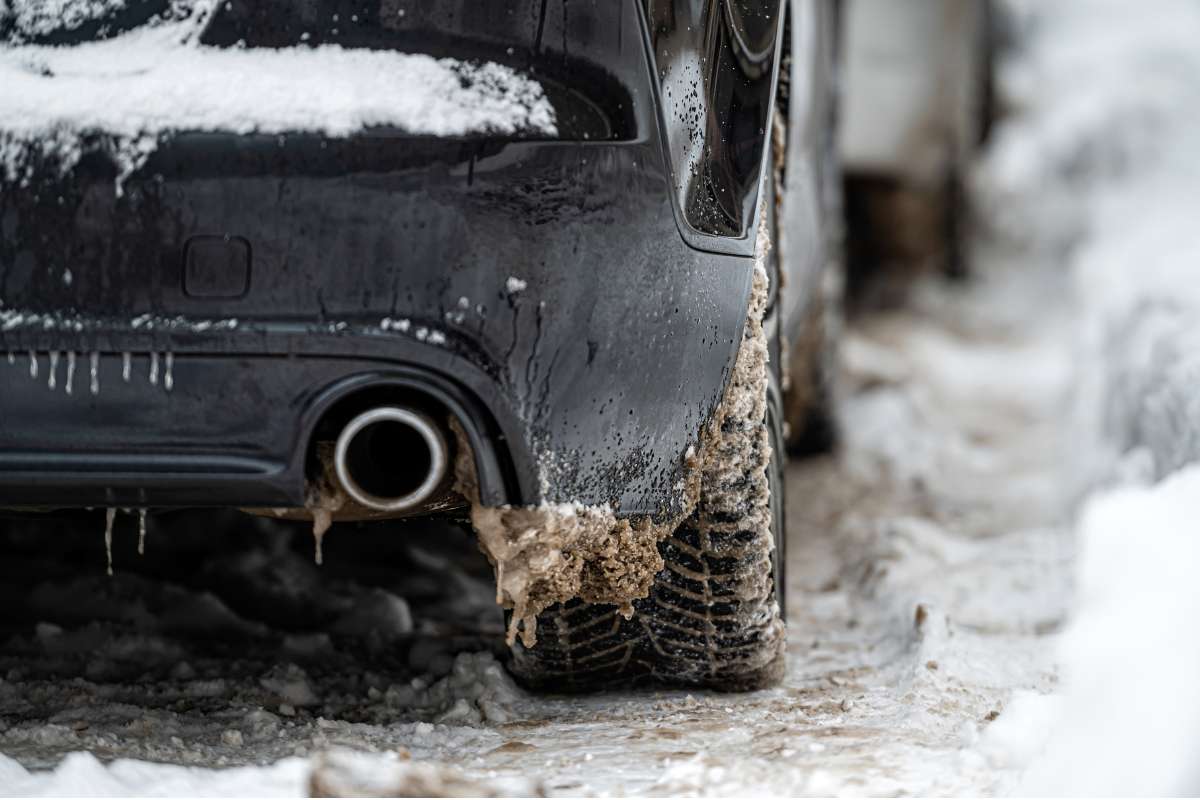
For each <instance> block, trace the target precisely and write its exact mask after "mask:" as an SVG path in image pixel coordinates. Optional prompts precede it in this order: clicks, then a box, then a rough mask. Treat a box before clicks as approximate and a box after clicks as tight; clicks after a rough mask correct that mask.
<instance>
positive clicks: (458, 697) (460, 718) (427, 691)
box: [384, 653, 525, 725]
mask: <svg viewBox="0 0 1200 800" xmlns="http://www.w3.org/2000/svg"><path fill="white" fill-rule="evenodd" d="M524 697H525V694H524V692H522V691H521V690H520V689H519V688H518V687H517V685H516V684H515V683H514V682H513V679H512V678H511V677H509V675H508V673H507V672H506V671H505V670H504V667H503V666H502V665H501V664H500V662H499V661H497V660H496V658H495V656H493V655H492V654H491V653H459V655H458V657H457V658H455V659H454V667H453V669H451V670H450V674H449V675H447V676H446V677H445V678H442V679H441V680H440V681H438V682H437V683H435V684H433V685H432V686H428V685H426V684H425V682H424V681H422V680H420V679H415V680H413V681H412V682H411V683H409V684H405V685H398V686H392V687H390V688H389V689H388V690H387V693H386V694H385V695H384V699H385V702H387V704H388V705H389V706H391V707H393V708H403V709H405V710H415V711H418V712H423V714H424V715H425V716H427V717H429V718H432V719H434V720H436V721H437V722H441V723H448V724H453V725H479V724H481V723H484V722H490V723H495V724H500V725H503V724H505V723H508V722H512V721H514V720H515V719H517V718H518V717H519V715H520V712H519V711H518V710H517V706H518V705H519V704H520V702H521V700H522V699H523V698H524Z"/></svg>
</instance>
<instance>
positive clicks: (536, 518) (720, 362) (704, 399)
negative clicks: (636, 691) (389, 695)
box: [0, 0, 838, 689]
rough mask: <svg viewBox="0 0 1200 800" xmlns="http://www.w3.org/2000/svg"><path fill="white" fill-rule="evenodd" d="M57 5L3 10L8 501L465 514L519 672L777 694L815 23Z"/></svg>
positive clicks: (623, 7)
mask: <svg viewBox="0 0 1200 800" xmlns="http://www.w3.org/2000/svg"><path fill="white" fill-rule="evenodd" d="M54 5H55V7H56V8H60V9H64V10H62V11H61V13H59V14H58V15H51V16H49V17H47V15H46V14H45V13H44V12H43V13H39V12H38V8H39V7H41V8H43V9H44V8H45V6H44V5H43V4H40V3H39V2H38V0H10V3H9V5H8V6H7V7H5V6H0V43H2V44H0V66H2V68H3V70H4V75H2V76H0V82H4V81H5V80H7V81H8V87H7V88H0V508H5V509H9V510H10V511H12V512H16V513H24V512H26V511H38V512H39V513H44V512H46V511H48V510H59V509H80V508H97V509H122V510H133V511H142V512H145V511H150V512H155V511H160V510H164V509H174V508H181V507H198V506H222V507H237V508H244V509H247V510H250V511H252V512H254V513H259V514H268V515H275V516H279V517H285V518H297V517H303V518H312V519H313V522H314V530H315V532H316V533H317V535H318V537H319V536H320V535H323V534H324V532H325V529H326V528H328V527H329V525H330V524H331V523H336V522H338V521H343V520H345V521H361V520H373V519H379V518H386V517H396V516H412V515H420V514H432V513H443V514H457V515H460V516H462V515H463V514H464V511H466V510H469V513H470V517H471V520H472V522H473V523H474V525H475V527H476V529H477V531H478V532H479V536H480V542H481V546H482V547H483V548H484V550H485V552H486V553H487V554H488V556H489V557H490V558H491V560H492V562H493V564H494V565H495V566H496V571H497V579H498V598H499V600H500V601H501V602H502V603H503V604H504V605H505V606H506V608H509V609H511V612H510V615H511V616H510V620H511V624H510V629H509V633H510V643H511V644H512V645H513V661H512V667H513V670H514V672H515V673H516V674H517V675H518V676H519V677H520V678H522V679H523V680H525V681H526V682H528V683H530V684H533V685H545V686H556V687H592V686H600V685H606V684H611V683H630V682H634V681H639V680H656V679H657V680H661V681H666V682H669V683H673V684H685V685H696V686H711V687H717V688H725V689H745V688H753V687H757V686H762V685H766V684H769V683H771V682H772V681H774V680H777V679H778V677H779V676H780V675H781V674H782V665H783V651H784V639H785V636H784V628H783V621H782V616H783V615H782V582H781V581H782V556H781V550H782V546H783V540H784V537H783V515H782V502H783V500H782V491H781V489H780V481H781V477H782V465H783V462H784V459H785V427H786V426H787V425H788V424H790V426H791V432H790V434H791V436H792V437H793V439H794V440H796V441H798V442H799V443H800V444H801V445H802V446H805V445H811V444H813V443H819V442H820V441H821V440H822V439H823V438H826V437H827V436H828V434H829V424H828V419H827V416H826V414H825V411H826V403H825V398H826V394H827V392H828V385H827V372H826V368H827V358H826V356H827V347H826V345H827V343H828V339H829V329H830V327H831V325H830V322H831V320H832V319H833V317H834V316H835V315H834V313H833V311H834V303H833V302H832V301H831V293H832V291H833V290H835V289H836V277H837V274H838V273H837V269H836V252H837V248H836V246H835V245H836V243H837V238H838V236H837V230H838V225H837V223H836V220H837V218H838V208H837V203H838V192H837V189H836V183H837V174H836V171H835V170H834V168H833V167H834V164H833V162H834V157H833V149H834V147H833V137H832V127H833V125H832V122H833V116H834V115H833V110H832V109H833V104H832V102H831V99H832V96H833V79H832V64H833V39H834V37H833V27H834V24H835V16H836V14H835V8H834V6H833V3H832V2H823V1H822V0H704V1H703V2H702V1H701V0H569V2H568V1H567V0H555V1H554V2H551V0H487V1H486V2H480V0H404V1H403V2H401V1H400V0H221V2H216V1H215V0H140V1H139V0H128V1H127V2H93V1H92V0H88V2H72V0H65V2H64V3H58V4H54ZM146 42H154V43H155V44H154V46H155V47H160V48H167V49H166V50H163V51H161V52H159V51H155V52H156V53H157V55H154V56H153V57H146V58H143V57H142V56H141V55H139V53H141V52H142V51H139V50H138V49H137V48H139V47H144V46H148V45H146ZM164 53H165V54H166V55H164ZM131 54H132V55H131ZM406 54H407V55H406ZM413 54H423V55H422V56H421V58H420V59H419V60H417V59H415V58H414V57H413ZM393 55H394V56H396V58H401V57H403V58H405V59H407V60H400V61H398V60H396V59H395V58H392V59H391V60H389V58H391V56H393ZM425 56H430V57H432V58H425ZM126 61H128V63H126ZM343 68H344V69H346V70H349V72H348V73H347V74H348V75H351V76H353V78H352V80H350V81H349V82H347V81H346V80H344V79H343V78H344V76H341V73H340V72H339V73H337V75H338V76H341V77H337V76H335V77H337V80H338V81H341V83H332V82H331V81H333V78H331V77H330V75H331V74H332V73H331V72H329V70H341V69H343ZM156 70H158V72H156ZM163 70H171V71H169V72H163ZM356 70H357V71H356ZM147 76H149V77H147ZM155 76H158V77H155ZM159 78H161V79H162V80H163V83H161V84H156V83H154V82H153V81H154V80H158V79H159ZM89 81H90V82H89ZM406 81H407V82H408V83H411V84H412V86H413V88H412V89H411V91H412V92H416V91H418V90H420V91H424V92H426V94H427V95H428V96H426V95H420V97H421V98H423V99H422V100H421V103H414V104H411V105H414V108H413V109H409V110H407V111H405V112H404V114H400V113H399V112H396V114H395V117H396V118H393V116H391V115H392V113H393V111H394V109H391V108H390V107H388V106H387V103H386V102H383V103H382V105H380V103H381V101H380V99H379V97H381V96H382V97H384V98H385V100H386V97H387V94H386V93H387V92H388V91H390V90H396V91H400V90H401V89H403V87H404V86H405V85H407V84H406V83H405V82H406ZM157 86H161V87H162V88H161V93H162V95H163V97H164V98H166V99H163V100H162V102H163V104H164V105H163V108H162V109H160V108H159V105H158V102H159V98H158V96H157V95H156V92H158V91H159V90H158V89H156V88H155V87H157ZM309 86H311V87H314V88H313V90H312V92H311V93H309V92H308V91H307V89H306V87H309ZM330 86H334V87H341V90H340V91H336V92H333V94H332V95H330V96H322V95H321V93H322V92H328V91H330ZM430 86H433V87H435V89H434V90H432V91H431V90H430ZM25 87H27V88H25ZM89 87H90V88H89ZM264 87H266V88H264ZM271 87H274V88H273V89H272V88H271ZM396 87H400V89H396ZM514 87H515V88H514ZM268 89H270V91H268ZM403 91H409V90H407V89H403ZM256 92H257V93H259V94H256ZM314 95H315V99H314ZM460 95H461V96H460ZM407 97H408V95H405V98H407ZM280 98H283V99H284V100H286V102H280ZM402 99H404V98H402ZM72 103H77V104H78V106H79V108H85V107H86V108H85V110H86V113H84V112H83V111H80V112H79V113H76V110H77V109H76V107H75V106H74V105H72ZM310 103H311V104H312V106H313V109H314V110H313V111H312V114H314V115H316V117H314V118H313V119H314V121H313V123H312V125H311V126H310V125H308V124H307V123H306V121H305V119H303V118H302V119H300V120H299V121H297V120H296V118H294V116H295V115H293V114H292V112H294V111H295V110H296V109H297V108H300V107H307V105H306V104H310ZM422 104H424V105H422ZM484 104H487V105H486V108H484ZM514 104H515V105H514ZM64 108H65V110H64ZM13 109H17V110H18V111H19V112H20V113H18V111H14V110H13ZM21 109H24V110H23V111H21ZM233 109H236V114H235V113H234V111H233ZM423 109H424V110H423ZM429 109H433V110H432V111H429ZM481 109H483V110H482V111H481ZM488 109H492V110H495V112H496V113H495V114H492V113H491V111H488ZM335 111H336V113H338V114H343V117H339V119H343V121H344V119H345V118H349V119H352V120H357V122H356V123H355V125H353V126H350V128H347V127H346V126H345V125H344V124H342V125H339V124H333V123H330V122H329V120H328V119H325V118H324V117H322V116H321V115H322V114H326V113H327V112H328V113H329V114H334V112H335ZM427 111H428V113H426V112H427ZM226 112H228V113H226ZM260 112H261V113H260ZM484 112H487V113H484ZM510 112H512V113H510ZM306 113H307V112H306ZM346 114H348V115H349V116H348V117H346V116H345V115H346ZM423 115H424V116H423ZM506 115H507V116H506ZM43 116H44V117H45V120H42V117H43ZM260 116H261V118H259V117H260ZM446 120H450V122H446ZM456 120H457V121H458V122H455V121H456ZM463 120H465V122H462V121H463ZM459 123H462V124H459ZM455 124H458V128H455V127H454V125H455ZM131 153H132V154H133V155H132V156H131V155H130V154H131ZM783 232H786V235H783ZM785 364H787V365H790V381H791V387H790V389H788V390H787V391H785V388H786V387H787V376H786V374H785V373H786V372H788V371H787V370H785V369H784V366H785ZM97 513H99V512H97ZM110 519H111V515H110Z"/></svg>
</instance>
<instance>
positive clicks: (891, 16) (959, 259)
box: [838, 0, 994, 302]
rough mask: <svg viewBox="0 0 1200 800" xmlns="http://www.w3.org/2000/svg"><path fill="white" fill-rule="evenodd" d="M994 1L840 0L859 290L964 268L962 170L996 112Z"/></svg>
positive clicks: (843, 124)
mask: <svg viewBox="0 0 1200 800" xmlns="http://www.w3.org/2000/svg"><path fill="white" fill-rule="evenodd" d="M992 11H993V10H992V8H991V3H989V2H988V0H844V2H843V6H842V9H841V13H842V19H841V24H842V39H841V43H842V61H841V69H842V74H841V83H842V85H841V96H842V103H841V119H840V132H839V141H838V149H839V151H840V156H841V160H842V165H843V169H844V171H845V175H846V183H845V189H846V192H845V204H846V217H847V221H848V226H849V227H848V237H847V263H848V268H849V275H848V279H849V283H850V288H851V292H852V294H856V293H858V290H860V289H861V286H860V285H861V283H862V282H863V277H864V275H865V274H866V273H867V272H869V273H870V276H871V286H870V288H869V289H867V290H866V291H867V292H868V294H869V297H868V298H866V299H868V300H872V301H876V302H878V301H883V302H888V301H889V300H891V299H893V297H892V295H894V294H895V293H896V291H897V290H902V288H903V286H904V285H905V283H906V278H907V277H908V276H910V275H912V274H913V273H914V272H915V271H918V270H923V269H927V268H930V267H933V268H942V269H944V270H946V271H947V272H949V273H950V274H962V273H964V272H965V270H966V254H965V253H964V252H963V248H962V237H963V235H964V232H965V228H966V222H967V216H968V208H967V202H966V196H965V193H964V192H963V190H962V186H963V179H964V175H965V173H966V170H967V167H968V165H969V163H970V161H971V159H972V158H973V156H974V154H975V153H976V151H977V150H978V148H979V146H980V144H981V143H982V142H983V141H984V139H985V137H986V134H987V129H988V122H989V118H990V116H991V105H992V102H991V67H992V51H993V46H992V45H993V40H994V37H993V30H992V29H993V26H992V18H993V13H992Z"/></svg>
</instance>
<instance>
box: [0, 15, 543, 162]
mask: <svg viewBox="0 0 1200 800" xmlns="http://www.w3.org/2000/svg"><path fill="white" fill-rule="evenodd" d="M197 8H198V9H199V11H197V12H196V13H194V14H192V16H191V17H189V18H188V19H185V20H182V21H172V22H162V21H157V22H155V23H153V24H150V25H146V26H143V27H141V28H138V29H135V30H132V31H129V32H126V33H124V34H122V35H120V36H117V37H114V38H112V39H108V40H104V41H93V42H87V43H84V44H80V45H77V46H73V47H50V46H41V45H16V46H8V47H0V162H3V163H4V165H5V166H6V167H7V172H8V174H9V176H10V177H13V176H14V175H16V174H19V170H20V168H21V164H22V160H23V159H24V158H25V157H26V155H27V154H28V152H29V151H30V150H31V149H32V150H34V151H40V152H43V153H45V152H47V151H49V152H50V153H51V154H53V155H57V156H58V157H59V158H61V159H62V161H63V163H64V166H66V167H69V166H70V165H71V164H73V163H74V161H75V160H77V159H78V158H79V156H80V154H81V151H82V148H83V146H84V145H83V142H84V140H85V138H86V137H89V136H96V135H101V136H105V137H110V138H112V139H114V140H115V143H114V148H113V149H114V150H115V151H116V153H117V155H118V156H119V160H121V161H122V166H123V167H124V169H125V170H126V171H127V172H129V171H132V170H133V169H135V168H136V167H137V166H138V165H140V164H141V163H143V161H144V159H145V157H146V156H147V155H148V153H149V152H151V151H152V150H153V149H154V147H155V146H156V140H157V138H158V137H160V136H161V135H164V134H168V133H171V132H176V131H205V132H213V131H220V132H231V133H237V134H249V133H261V134H284V133H293V132H299V131H303V132H310V133H318V134H323V135H326V136H347V135H350V134H353V133H357V132H360V131H362V130H364V129H367V128H372V127H382V128H394V129H397V130H399V131H402V132H405V133H409V134H418V135H429V136H462V135H469V134H478V133H495V134H515V133H524V132H528V133H534V134H540V135H547V136H548V135H553V134H554V133H555V131H556V128H555V116H554V109H553V107H552V106H551V104H550V102H549V100H548V99H547V98H546V95H545V93H544V92H543V90H542V87H541V84H539V83H538V82H537V81H535V80H533V79H532V78H529V77H527V76H525V75H522V74H520V73H518V72H516V71H514V70H512V69H510V68H508V67H505V66H502V65H499V64H495V63H490V62H483V63H480V64H466V63H463V62H459V61H456V60H454V59H434V58H431V57H430V56H426V55H421V54H407V53H399V52H392V51H383V50H366V49H346V48H343V47H340V46H337V45H323V46H320V47H307V46H299V47H289V48H282V49H270V48H217V47H207V46H202V45H200V44H199V43H198V39H199V34H200V31H201V26H202V25H203V24H204V22H205V21H206V19H207V14H205V13H202V12H203V11H204V10H205V9H211V8H212V0H205V2H204V3H200V4H198V5H197Z"/></svg>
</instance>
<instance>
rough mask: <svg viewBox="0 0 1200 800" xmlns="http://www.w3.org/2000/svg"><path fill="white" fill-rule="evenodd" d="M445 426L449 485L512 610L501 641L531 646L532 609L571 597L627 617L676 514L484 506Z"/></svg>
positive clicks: (466, 449)
mask: <svg viewBox="0 0 1200 800" xmlns="http://www.w3.org/2000/svg"><path fill="white" fill-rule="evenodd" d="M452 427H453V428H454V432H455V436H456V438H457V440H458V454H459V457H458V459H457V462H456V464H455V479H456V485H457V488H458V491H459V492H460V493H462V495H463V496H464V497H466V498H467V499H468V500H469V501H470V503H471V524H472V525H473V526H474V528H475V532H476V533H477V534H478V536H479V545H480V549H482V550H483V552H484V554H485V555H487V557H488V559H489V560H490V561H491V562H492V566H493V567H494V569H495V571H496V602H497V603H499V604H500V605H502V606H504V607H505V608H511V609H512V611H513V614H512V620H511V622H510V623H509V627H508V633H507V640H508V643H509V644H510V645H512V644H513V643H515V642H516V639H517V636H518V635H520V637H521V641H522V643H524V645H525V646H526V647H533V646H534V645H536V644H537V615H538V614H539V613H541V612H542V611H544V610H545V609H547V608H549V607H550V606H552V605H554V604H555V603H562V602H566V601H567V600H571V599H573V598H576V597H578V598H581V599H583V600H585V601H587V602H589V603H612V604H614V605H616V606H618V607H619V608H620V610H621V613H622V614H624V615H625V616H626V617H627V618H628V617H630V616H632V615H633V601H634V600H637V599H638V598H641V597H645V596H646V595H647V594H649V592H650V585H651V583H653V581H654V576H655V575H656V574H658V572H659V570H661V569H662V568H663V559H662V556H661V555H660V554H659V552H658V543H659V541H660V540H661V539H663V538H664V537H666V536H667V535H669V534H670V533H671V531H673V530H674V529H675V528H676V527H677V526H678V524H679V519H678V518H675V519H670V520H667V521H665V522H660V523H656V522H654V521H653V520H651V519H649V518H646V517H642V518H634V519H617V517H616V515H615V514H614V513H613V510H612V509H611V508H610V507H607V506H584V505H582V504H578V503H574V504H572V503H559V504H551V503H543V504H542V505H540V506H531V507H527V508H514V507H512V506H500V507H497V508H490V507H488V506H484V505H482V504H481V503H480V502H479V488H478V483H477V481H476V477H475V464H474V460H473V456H472V452H471V448H470V445H469V444H468V443H467V439H466V436H465V435H464V433H463V432H462V429H461V427H459V426H458V425H457V423H456V422H453V421H452ZM693 462H694V459H689V460H688V464H687V473H688V477H687V478H686V479H685V481H684V484H685V488H684V501H685V507H686V508H687V509H688V510H689V512H690V510H691V508H692V507H693V506H694V505H695V503H696V496H697V494H698V492H697V486H698V482H697V480H696V473H697V470H696V468H695V464H694V463H693Z"/></svg>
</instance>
